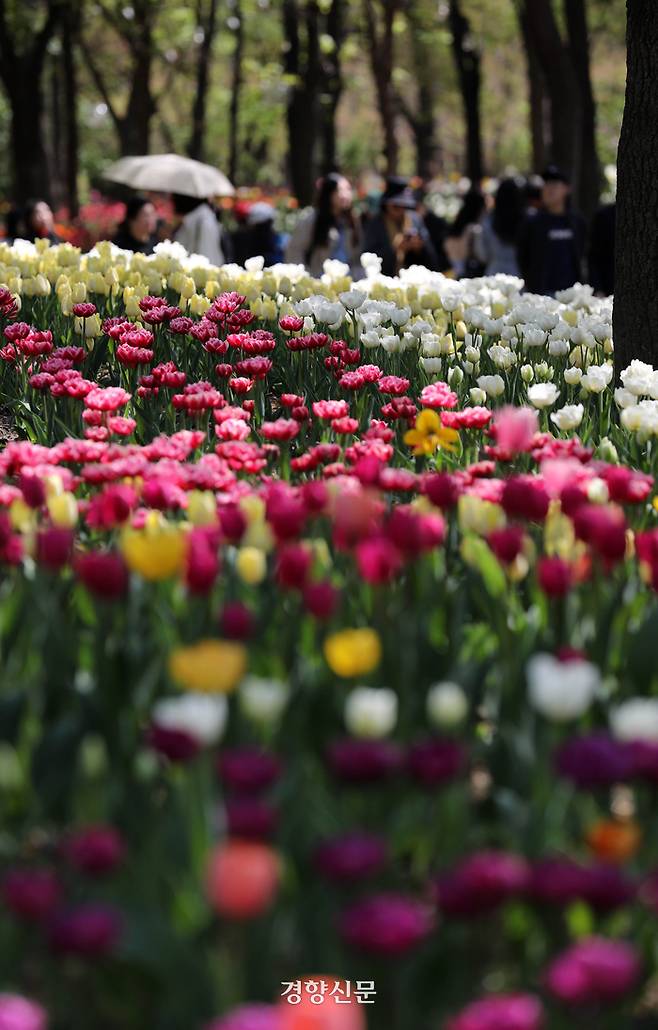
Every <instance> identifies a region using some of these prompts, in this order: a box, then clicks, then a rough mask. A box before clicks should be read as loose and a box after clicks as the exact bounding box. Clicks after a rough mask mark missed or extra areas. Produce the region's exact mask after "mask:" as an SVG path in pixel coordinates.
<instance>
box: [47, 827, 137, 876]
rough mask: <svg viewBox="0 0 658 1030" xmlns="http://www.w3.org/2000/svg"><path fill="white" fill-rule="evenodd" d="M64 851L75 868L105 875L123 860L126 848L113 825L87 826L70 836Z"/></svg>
mask: <svg viewBox="0 0 658 1030" xmlns="http://www.w3.org/2000/svg"><path fill="white" fill-rule="evenodd" d="M63 851H64V855H65V856H66V858H67V859H68V861H69V862H70V863H71V865H72V866H73V867H74V868H75V869H79V870H80V872H83V873H87V874H88V875H89V876H104V875H105V874H106V873H111V872H112V871H113V870H114V869H115V868H116V867H117V866H118V865H119V863H120V862H121V861H122V860H123V857H124V855H125V851H126V848H125V845H124V842H123V839H122V837H121V834H120V833H119V831H118V830H115V829H114V827H113V826H85V827H83V828H82V829H80V830H77V831H76V832H75V833H72V834H71V835H70V836H69V838H68V839H67V840H66V841H65V842H64V846H63Z"/></svg>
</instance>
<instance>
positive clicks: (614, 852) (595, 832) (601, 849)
mask: <svg viewBox="0 0 658 1030" xmlns="http://www.w3.org/2000/svg"><path fill="white" fill-rule="evenodd" d="M641 839H642V831H641V830H640V828H639V826H638V825H637V823H634V822H630V821H629V822H618V821H616V820H614V819H604V820H601V822H598V823H595V824H594V825H593V826H592V827H590V829H589V830H588V831H587V834H586V836H585V840H586V841H587V846H588V847H589V849H590V850H591V851H593V852H594V854H595V855H596V857H597V858H598V859H600V861H601V862H612V863H613V864H618V863H622V862H627V861H628V860H629V859H631V858H632V857H633V855H635V853H636V852H637V849H638V848H639V846H640V841H641Z"/></svg>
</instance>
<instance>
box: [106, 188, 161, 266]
mask: <svg viewBox="0 0 658 1030" xmlns="http://www.w3.org/2000/svg"><path fill="white" fill-rule="evenodd" d="M157 224H158V216H157V213H156V210H155V206H154V204H153V203H152V202H151V201H150V200H148V198H147V197H142V196H136V197H131V198H130V200H129V201H128V202H127V204H126V214H125V217H124V219H123V221H122V223H121V225H120V226H119V228H118V229H117V234H116V236H115V237H114V239H113V240H112V243H113V244H114V245H115V247H120V248H121V250H132V251H133V252H134V253H140V254H152V253H153V247H154V246H155V243H156V242H157V237H156V229H157Z"/></svg>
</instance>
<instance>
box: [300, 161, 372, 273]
mask: <svg viewBox="0 0 658 1030" xmlns="http://www.w3.org/2000/svg"><path fill="white" fill-rule="evenodd" d="M352 203H353V194H352V187H351V185H350V182H349V180H348V179H346V178H345V176H344V175H339V174H338V173H337V172H331V173H330V174H329V175H325V176H324V178H322V179H321V180H320V182H319V185H318V190H317V196H316V199H315V204H314V206H313V207H312V208H309V209H308V210H307V211H304V212H302V214H301V215H300V217H299V220H298V222H297V225H296V226H295V228H294V230H293V232H292V235H291V237H290V239H289V240H288V245H287V247H286V261H288V262H289V263H290V264H293V265H306V267H307V269H308V270H309V272H310V273H311V275H312V276H314V277H315V278H319V277H320V276H321V275H322V269H323V266H324V263H325V261H327V260H332V261H342V262H343V263H344V264H346V265H349V266H350V269H351V270H352V271H358V267H359V266H358V254H359V226H358V222H357V220H356V218H355V216H354V210H353V207H352Z"/></svg>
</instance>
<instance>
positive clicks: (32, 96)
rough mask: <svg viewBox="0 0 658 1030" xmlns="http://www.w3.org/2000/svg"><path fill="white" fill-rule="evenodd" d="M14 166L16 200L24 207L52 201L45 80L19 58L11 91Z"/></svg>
mask: <svg viewBox="0 0 658 1030" xmlns="http://www.w3.org/2000/svg"><path fill="white" fill-rule="evenodd" d="M8 95H9V102H10V106H11V133H10V137H11V163H12V181H13V197H14V200H16V201H17V202H18V203H24V202H25V201H26V200H29V199H30V198H31V197H36V198H41V199H43V200H47V201H49V202H50V201H51V200H52V197H51V191H50V173H49V168H48V157H47V153H46V146H45V142H44V134H43V97H42V93H41V77H40V76H39V77H38V78H36V77H35V76H34V71H33V68H32V64H31V62H30V63H26V62H25V61H24V59H23V58H18V59H17V62H16V66H15V72H14V78H13V82H12V84H11V88H10V89H8Z"/></svg>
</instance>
